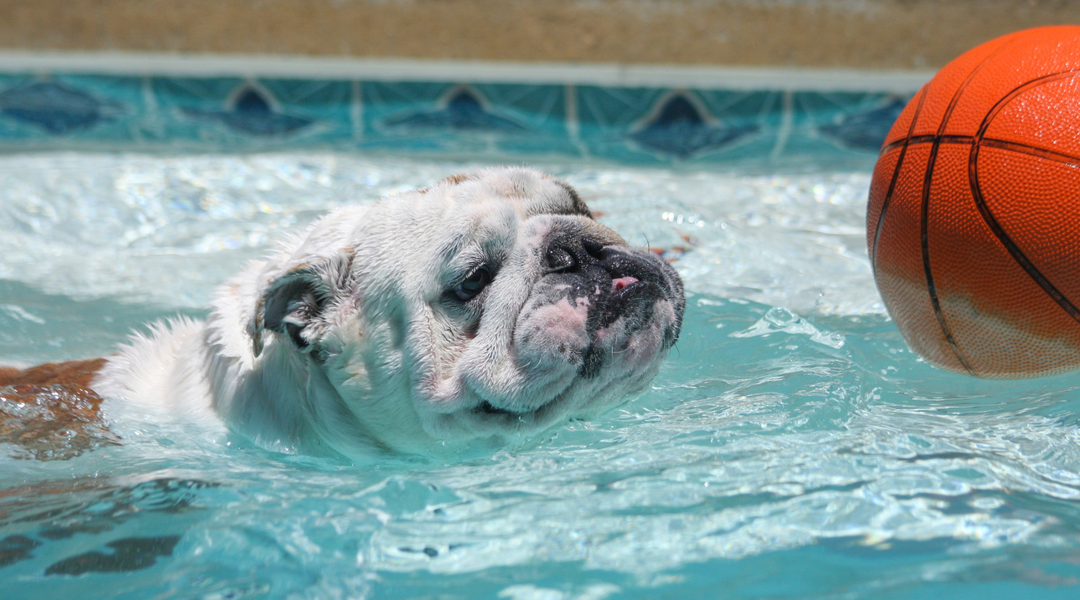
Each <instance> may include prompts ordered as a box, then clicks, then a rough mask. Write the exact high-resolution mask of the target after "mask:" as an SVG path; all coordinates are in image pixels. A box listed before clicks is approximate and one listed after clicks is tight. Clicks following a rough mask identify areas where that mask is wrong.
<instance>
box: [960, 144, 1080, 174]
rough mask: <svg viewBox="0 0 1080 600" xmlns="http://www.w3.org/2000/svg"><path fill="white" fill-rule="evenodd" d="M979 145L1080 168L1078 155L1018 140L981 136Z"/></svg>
mask: <svg viewBox="0 0 1080 600" xmlns="http://www.w3.org/2000/svg"><path fill="white" fill-rule="evenodd" d="M979 145H981V146H983V147H984V148H997V149H998V150H1005V151H1008V152H1015V153H1017V154H1024V155H1027V156H1033V157H1036V158H1044V159H1046V160H1050V161H1053V162H1056V163H1060V164H1063V165H1065V166H1067V167H1071V168H1073V169H1080V156H1072V155H1070V154H1065V153H1063V152H1054V151H1053V150H1046V149H1045V148H1039V147H1036V146H1029V145H1027V144H1021V143H1019V142H1010V141H1008V140H998V139H994V138H983V139H982V140H981V141H980V142H979Z"/></svg>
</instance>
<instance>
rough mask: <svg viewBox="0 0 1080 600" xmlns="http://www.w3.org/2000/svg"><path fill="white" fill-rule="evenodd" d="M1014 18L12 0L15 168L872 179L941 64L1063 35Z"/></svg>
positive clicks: (951, 12) (628, 1)
mask: <svg viewBox="0 0 1080 600" xmlns="http://www.w3.org/2000/svg"><path fill="white" fill-rule="evenodd" d="M943 4H947V6H943ZM1016 4H1018V3H1010V2H998V1H992V2H983V1H975V0H964V1H960V2H954V3H937V2H928V1H923V0H914V1H911V0H905V1H902V0H758V1H750V0H713V1H706V0H695V1H688V0H687V1H681V2H655V1H648V0H597V1H593V2H582V1H564V0H553V1H544V2H541V1H539V0H533V1H522V0H518V1H511V0H455V1H453V2H446V1H442V2H435V1H431V0H412V1H406V0H398V1H389V2H388V1H376V0H352V1H349V0H334V1H331V0H304V1H303V2H301V1H300V0H266V1H261V2H254V1H252V0H215V1H214V2H207V1H203V0H194V1H192V2H185V3H175V2H161V1H157V0H140V1H135V0H102V1H98V2H89V1H76V2H67V1H66V0H65V1H64V2H53V1H52V0H43V1H42V2H38V3H34V4H32V5H30V4H28V3H19V2H15V1H11V0H5V1H0V17H3V18H0V151H9V152H12V151H27V150H52V149H72V150H137V151H147V150H163V151H181V152H188V151H194V152H205V151H210V152H215V151H272V150H275V149H284V148H288V149H297V148H308V149H315V148H326V149H332V150H361V151H365V152H387V153H407V154H414V155H448V154H452V155H454V156H458V157H470V158H477V159H496V160H499V161H505V160H530V159H533V160H535V159H542V158H560V157H562V158H566V157H569V158H573V159H578V158H589V159H600V160H611V161H618V162H622V163H632V164H646V165H647V164H671V163H688V164H694V163H704V164H715V163H731V164H733V165H740V166H746V165H753V164H762V165H770V166H771V165H776V164H795V165H798V164H803V163H806V164H814V165H829V164H834V163H839V164H852V161H854V164H863V163H866V164H871V163H872V160H873V158H874V157H875V156H876V153H877V151H878V148H879V147H880V144H881V140H882V139H883V138H884V137H885V134H886V133H887V131H888V128H889V126H890V125H891V123H892V121H893V120H894V119H895V117H896V116H897V114H898V113H899V111H900V110H901V109H902V107H903V106H904V104H905V103H906V101H907V100H908V99H909V98H910V97H911V96H912V94H914V92H915V91H917V89H918V88H919V87H920V86H921V84H922V83H923V82H925V81H926V80H927V79H928V78H929V77H930V76H931V75H932V73H933V68H934V67H936V66H940V64H942V63H943V62H945V61H947V60H948V58H949V57H951V56H953V55H955V54H957V53H959V52H961V51H963V50H964V49H965V48H966V47H968V46H970V45H973V44H975V43H978V42H981V41H984V40H985V39H989V38H991V37H994V36H996V35H999V34H1000V33H1004V32H1005V31H1008V30H1010V29H1015V28H1017V27H1020V26H1028V25H1038V24H1043V23H1048V22H1056V21H1063V20H1066V19H1067V18H1070V15H1069V11H1068V10H1065V8H1067V7H1065V5H1066V4H1068V3H1060V2H1049V1H1043V0H1039V1H1036V2H1028V3H1021V4H1023V6H1022V7H1017V6H1015V5H1016ZM965 6H966V7H967V10H966V11H964V10H962V9H963V7H965ZM1063 7H1065V8H1063ZM973 15H974V17H973ZM945 31H951V34H950V35H944V34H943V33H942V32H945ZM590 40H591V41H590Z"/></svg>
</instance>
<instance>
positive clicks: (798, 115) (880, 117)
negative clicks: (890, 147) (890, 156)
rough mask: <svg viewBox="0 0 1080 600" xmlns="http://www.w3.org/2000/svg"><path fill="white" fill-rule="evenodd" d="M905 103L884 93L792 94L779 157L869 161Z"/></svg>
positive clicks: (875, 153)
mask: <svg viewBox="0 0 1080 600" xmlns="http://www.w3.org/2000/svg"><path fill="white" fill-rule="evenodd" d="M905 102H906V99H905V98H900V97H898V96H895V95H892V94H884V93H859V92H833V93H827V92H796V93H792V94H791V105H792V111H791V112H792V115H793V116H792V124H791V126H790V132H789V134H788V135H787V138H786V142H785V144H784V146H783V148H782V152H780V153H779V158H780V159H782V160H790V159H793V158H797V157H809V158H812V159H814V160H816V161H818V162H823V161H830V160H832V161H840V162H842V161H848V162H850V161H856V162H855V163H852V164H857V163H858V161H860V160H861V161H864V162H871V161H872V160H873V159H875V158H876V156H877V152H878V150H879V149H880V147H881V142H882V140H884V139H885V135H886V134H887V133H888V130H889V128H890V127H891V126H892V122H893V121H894V120H895V118H896V115H898V114H899V110H901V109H902V108H903V104H904V103H905Z"/></svg>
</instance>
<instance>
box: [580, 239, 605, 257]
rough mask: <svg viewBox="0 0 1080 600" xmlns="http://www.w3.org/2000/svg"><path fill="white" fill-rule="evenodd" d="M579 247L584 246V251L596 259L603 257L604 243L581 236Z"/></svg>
mask: <svg viewBox="0 0 1080 600" xmlns="http://www.w3.org/2000/svg"><path fill="white" fill-rule="evenodd" d="M581 247H582V248H585V251H586V252H588V253H589V256H591V257H593V258H595V259H596V260H603V259H604V256H603V254H604V244H602V243H601V242H598V241H596V240H594V239H592V238H581Z"/></svg>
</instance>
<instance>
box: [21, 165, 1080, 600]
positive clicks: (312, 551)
mask: <svg viewBox="0 0 1080 600" xmlns="http://www.w3.org/2000/svg"><path fill="white" fill-rule="evenodd" d="M477 166H480V165H478V164H474V163H463V162H453V161H425V160H419V159H416V160H411V159H402V158H389V157H382V158H380V157H368V158H365V157H358V156H354V155H342V154H276V155H275V154H267V155H250V156H243V155H221V156H198V157H194V156H152V155H109V154H59V153H57V154H53V153H47V154H39V155H30V156H18V157H15V156H9V157H0V173H2V177H3V181H4V182H5V185H4V186H3V188H2V189H0V231H3V232H4V235H3V236H0V361H2V362H19V363H33V362H40V361H46V360H60V359H69V358H79V357H86V356H100V355H104V354H107V353H108V352H109V351H110V348H112V347H113V345H114V344H116V343H118V342H120V341H122V340H123V339H124V338H125V337H126V335H127V332H128V331H129V330H130V329H131V328H133V327H134V328H137V327H138V326H139V324H140V323H145V322H147V321H150V320H153V319H155V318H161V317H166V316H170V315H175V314H177V313H181V314H186V315H190V316H196V317H198V316H200V315H202V314H204V312H203V307H204V306H205V305H206V303H207V302H208V300H209V298H210V296H211V293H212V290H213V288H214V286H215V285H216V284H218V283H220V282H221V281H223V280H224V279H225V278H226V277H228V276H229V275H231V274H232V273H233V272H234V271H235V270H237V269H238V268H239V266H240V265H241V264H242V263H243V262H244V261H246V260H248V259H251V258H256V257H258V256H259V255H261V254H262V253H264V252H265V251H266V249H267V248H268V246H269V244H271V243H272V242H273V241H274V240H275V239H279V237H280V236H281V235H282V234H283V232H285V231H288V230H290V229H293V228H295V227H298V226H302V225H303V224H304V223H306V222H309V221H310V220H312V219H314V218H316V217H317V216H318V215H320V214H322V213H323V212H325V211H326V210H328V209H330V208H332V207H334V206H338V205H340V204H342V203H345V202H357V203H364V202H372V201H374V200H376V199H377V198H379V197H381V196H384V195H386V194H390V193H393V192H395V191H398V190H403V189H409V188H413V187H418V186H423V185H426V184H428V183H431V182H432V181H434V180H437V179H439V178H441V177H443V176H445V175H449V174H452V173H455V172H460V171H463V170H468V169H470V168H475V167H477ZM538 166H540V167H542V168H545V169H547V170H549V171H551V172H554V173H555V174H557V175H560V176H562V177H564V178H566V179H568V180H569V181H570V182H571V183H572V184H574V185H575V186H576V187H577V188H578V190H579V191H580V192H581V194H582V196H583V197H584V198H586V200H587V202H588V203H589V205H590V207H591V208H592V209H593V210H594V212H596V213H598V215H599V218H600V220H601V221H603V222H604V223H605V224H607V225H609V226H611V227H613V228H614V229H616V230H617V231H619V232H620V233H621V234H622V235H623V236H624V237H625V238H626V239H627V240H628V241H630V243H632V244H636V245H641V246H649V247H652V248H656V249H662V250H664V251H666V253H667V255H668V256H669V257H671V258H672V259H673V260H675V261H676V263H675V264H676V266H677V268H678V269H679V271H680V273H681V274H682V275H683V277H684V280H685V282H686V287H687V290H688V299H687V300H688V302H687V312H686V318H685V323H684V328H683V333H682V337H681V339H680V341H679V343H678V345H677V346H676V348H675V349H674V350H673V352H672V353H671V355H670V357H669V360H668V361H667V362H666V363H665V365H664V367H663V368H662V370H661V372H660V375H659V376H658V377H657V379H656V380H655V382H654V383H653V386H652V387H651V389H650V390H648V391H647V392H645V393H643V394H642V395H640V396H638V397H635V398H632V399H630V400H629V401H628V402H627V403H626V404H625V405H623V406H622V407H620V408H619V409H616V410H614V411H611V412H609V413H608V414H606V415H604V416H602V417H601V418H599V419H597V420H595V421H591V422H575V423H571V424H568V425H566V426H565V427H562V428H561V429H559V430H558V431H556V432H555V433H554V434H552V435H550V436H548V437H545V438H543V439H539V440H532V441H523V442H522V443H521V444H519V445H518V446H516V447H512V448H507V449H505V450H504V451H500V452H498V453H496V454H494V455H491V456H484V457H479V458H470V459H468V460H447V461H444V462H439V461H419V460H415V459H409V458H405V457H402V458H399V459H393V460H386V459H384V460H380V461H374V460H373V461H371V462H369V463H365V464H347V463H343V462H338V461H334V460H331V459H320V458H311V457H306V456H295V455H284V454H275V453H272V452H268V451H264V450H261V449H259V448H256V447H253V446H252V445H251V444H249V443H247V442H246V441H245V440H244V439H242V438H239V437H236V436H227V437H224V438H220V439H218V438H214V437H213V436H208V435H206V434H205V433H203V432H199V431H193V430H188V429H185V428H183V427H180V426H175V425H168V424H162V425H155V426H151V425H141V426H139V427H137V428H133V429H128V430H125V431H124V437H125V442H124V444H123V445H121V446H113V445H104V446H101V447H99V448H97V449H95V450H93V451H90V452H85V453H83V454H81V455H80V456H78V457H76V458H73V459H71V460H67V461H35V460H26V459H25V458H24V457H23V456H22V454H20V451H19V449H17V448H3V449H2V450H3V454H2V455H0V473H2V475H0V582H2V587H3V592H0V596H2V597H4V598H9V599H11V598H35V599H45V598H70V597H79V598H105V597H108V598H156V599H165V598H178V599H179V598H201V599H227V598H228V599H239V598H376V599H377V598H441V599H442V598H463V599H464V598H510V599H513V600H525V599H528V600H549V599H550V600H572V599H573V600H600V599H605V598H611V599H616V598H680V599H685V598H845V599H847V598H874V599H875V600H879V599H893V598H926V597H931V598H933V597H949V598H979V599H980V600H985V599H987V598H1010V599H1011V598H1021V597H1039V598H1073V597H1076V594H1077V592H1078V590H1077V585H1078V584H1080V508H1078V507H1080V504H1077V503H1076V500H1077V498H1078V496H1080V423H1078V417H1077V415H1080V399H1078V394H1077V390H1078V388H1080V377H1077V376H1076V375H1064V376H1058V377H1053V378H1044V379H1037V380H1027V381H1012V382H989V381H980V380H973V379H968V378H965V377H962V376H958V375H951V374H947V373H943V372H940V371H937V370H934V369H933V368H931V367H929V366H928V365H927V364H925V363H924V362H922V361H921V360H919V359H918V357H917V356H915V355H913V354H912V353H911V352H910V351H909V350H908V349H907V348H906V346H905V344H904V342H903V340H902V339H901V337H900V335H899V333H898V332H897V330H896V328H895V327H894V326H893V324H892V323H891V322H890V320H889V319H888V317H887V316H886V315H885V314H884V309H883V307H882V305H881V303H880V300H879V298H878V296H877V293H876V290H875V288H874V284H873V279H872V276H871V273H870V267H869V263H868V261H867V259H866V256H865V238H864V229H863V228H864V224H863V222H864V210H865V201H866V193H867V189H868V187H869V176H868V175H867V172H868V171H867V170H866V169H861V168H860V169H853V170H852V171H851V172H843V171H830V172H790V173H780V174H775V173H774V174H769V175H755V174H745V173H743V174H739V173H725V172H719V171H711V172H707V171H700V170H693V169H690V168H682V169H680V168H671V169H648V168H624V167H619V166H613V165H610V164H573V165H570V164H560V163H553V164H547V165H538ZM0 408H3V409H5V410H10V409H11V407H10V406H6V407H5V405H4V400H3V397H2V392H0ZM57 443H58V444H60V445H62V444H63V443H64V440H58V442H57Z"/></svg>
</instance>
